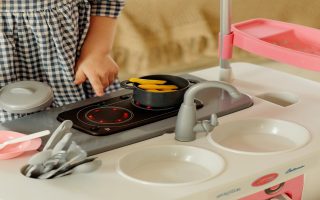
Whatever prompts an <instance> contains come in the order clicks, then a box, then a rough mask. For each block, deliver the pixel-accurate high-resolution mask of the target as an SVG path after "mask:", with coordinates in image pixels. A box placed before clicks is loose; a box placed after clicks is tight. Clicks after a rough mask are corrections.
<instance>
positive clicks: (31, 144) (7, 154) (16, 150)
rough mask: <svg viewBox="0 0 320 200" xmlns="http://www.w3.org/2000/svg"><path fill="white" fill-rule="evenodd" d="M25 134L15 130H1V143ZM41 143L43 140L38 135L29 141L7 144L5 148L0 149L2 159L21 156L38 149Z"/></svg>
mask: <svg viewBox="0 0 320 200" xmlns="http://www.w3.org/2000/svg"><path fill="white" fill-rule="evenodd" d="M24 136H26V135H25V134H22V133H17V132H13V131H0V143H4V142H5V141H8V140H12V139H14V138H21V137H24ZM41 143H42V141H41V139H40V138H39V137H38V138H35V139H31V140H30V139H29V140H27V141H23V142H19V143H15V144H10V145H7V146H6V147H4V148H3V149H0V159H2V160H5V159H11V158H14V157H17V156H20V155H21V154H23V153H24V152H26V151H32V150H37V149H38V148H39V147H40V145H41Z"/></svg>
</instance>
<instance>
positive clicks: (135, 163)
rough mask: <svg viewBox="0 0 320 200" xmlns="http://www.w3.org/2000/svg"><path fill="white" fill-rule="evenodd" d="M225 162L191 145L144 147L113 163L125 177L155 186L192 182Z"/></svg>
mask: <svg viewBox="0 0 320 200" xmlns="http://www.w3.org/2000/svg"><path fill="white" fill-rule="evenodd" d="M224 167H225V162H224V160H223V158H222V157H221V156H219V155H218V154H216V153H214V152H211V151H208V150H205V149H201V148H197V147H191V146H182V145H161V146H152V147H146V148H143V149H140V150H137V151H134V152H130V153H129V154H127V155H125V156H124V157H122V158H121V159H120V160H119V162H118V166H117V170H118V172H119V173H120V174H121V175H123V176H124V177H125V178H128V179H130V180H134V181H136V182H139V183H143V184H149V185H159V186H177V185H179V186H180V185H189V184H196V183H200V182H202V181H206V180H208V179H211V178H213V177H215V176H217V175H218V174H220V173H221V172H222V171H223V169H224Z"/></svg>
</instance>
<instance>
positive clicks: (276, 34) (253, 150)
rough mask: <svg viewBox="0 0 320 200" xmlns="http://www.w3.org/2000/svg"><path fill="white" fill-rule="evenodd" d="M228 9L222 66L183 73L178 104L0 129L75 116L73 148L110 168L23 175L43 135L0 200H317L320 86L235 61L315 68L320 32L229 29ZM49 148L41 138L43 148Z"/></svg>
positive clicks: (122, 96) (262, 23)
mask: <svg viewBox="0 0 320 200" xmlns="http://www.w3.org/2000/svg"><path fill="white" fill-rule="evenodd" d="M230 8H231V1H230V0H221V37H220V44H222V45H221V48H220V59H221V61H220V67H213V68H208V69H204V70H200V71H196V72H192V73H190V74H184V75H182V76H181V77H183V78H184V79H186V80H189V82H190V83H192V84H191V85H192V86H191V87H190V88H189V89H188V90H187V91H186V92H185V94H184V99H183V102H182V103H181V105H180V104H179V106H172V107H168V108H161V109H154V108H152V107H149V106H142V107H141V106H140V105H137V102H135V101H134V98H133V96H132V92H133V91H132V90H128V89H123V90H119V91H117V92H114V93H111V94H109V95H106V96H104V97H97V98H91V99H87V100H85V101H81V102H77V103H74V104H70V105H66V106H63V107H60V108H55V109H51V110H47V111H42V112H38V113H35V114H32V115H28V116H25V117H23V118H20V119H17V120H13V121H9V122H6V123H3V124H1V125H0V126H1V130H9V131H15V132H20V133H26V134H31V133H35V132H39V131H42V130H46V129H48V130H50V131H52V132H53V131H54V130H56V129H57V127H59V126H60V125H61V122H64V123H65V122H66V121H69V120H70V121H72V124H71V125H70V124H69V126H70V127H69V128H70V132H72V136H71V135H70V137H71V139H72V141H74V142H76V143H77V145H79V146H81V148H82V149H83V150H85V152H86V155H88V156H93V157H98V158H99V159H100V160H101V161H102V164H101V166H100V167H99V168H98V169H97V170H95V171H93V172H90V173H74V174H71V175H65V176H63V175H61V177H56V178H51V179H47V180H44V179H41V178H30V177H27V176H26V174H25V173H24V170H25V167H26V163H28V161H29V160H30V158H31V157H32V156H34V155H35V154H36V153H37V152H36V151H35V150H34V149H36V148H38V147H39V145H40V143H41V142H40V143H39V138H37V139H35V140H32V142H31V141H30V145H31V143H32V145H33V147H34V148H33V149H30V150H32V151H28V152H25V153H23V154H22V155H19V156H17V157H15V158H12V159H7V160H0V177H1V181H0V200H18V199H19V200H20V199H32V200H40V199H44V198H45V199H46V200H51V199H52V200H53V199H57V198H59V199H78V200H87V199H94V200H100V199H101V200H102V199H112V200H127V199H139V200H149V199H154V200H171V199H172V200H214V199H217V200H233V199H239V200H288V199H291V200H301V199H306V200H313V199H320V192H319V191H318V189H317V184H318V180H317V175H318V174H319V170H318V169H317V168H319V166H320V164H319V159H318V156H319V155H320V145H319V144H320V135H319V133H320V126H319V125H318V124H319V118H318V117H317V113H320V106H319V105H318V104H319V103H318V102H319V101H320V96H319V95H317V91H320V84H319V83H317V82H313V81H310V80H306V79H303V78H300V77H296V76H293V75H289V74H286V73H283V72H279V71H275V70H271V69H268V68H265V67H263V66H258V65H254V64H250V63H233V64H230V63H229V60H230V58H231V57H232V48H233V46H237V47H240V48H242V49H245V50H247V51H249V52H252V53H256V54H258V55H261V56H266V57H268V58H272V59H275V60H277V61H281V62H286V63H289V64H294V65H297V66H300V67H303V68H307V69H313V70H319V69H320V68H319V66H320V58H319V56H320V53H319V52H320V41H317V37H309V35H310V33H311V34H312V35H317V34H318V35H319V34H320V31H319V30H315V29H311V28H307V27H302V26H298V25H293V24H288V23H283V22H277V21H273V20H267V19H254V20H249V21H246V22H241V23H237V24H234V25H232V26H231V24H230ZM220 80H222V81H223V82H221V81H220ZM227 82H228V83H227ZM70 121H69V122H70ZM71 126H72V128H71ZM0 141H1V138H0ZM49 141H50V139H49V137H47V136H45V137H43V138H42V145H41V147H40V150H39V151H41V150H44V149H46V148H48V147H47V146H46V143H47V144H48V143H49ZM32 145H31V146H32ZM21 148H22V147H21ZM1 151H2V150H0V155H1ZM42 152H43V151H42ZM0 158H1V157H0ZM93 159H94V158H93Z"/></svg>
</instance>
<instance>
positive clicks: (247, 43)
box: [231, 19, 320, 71]
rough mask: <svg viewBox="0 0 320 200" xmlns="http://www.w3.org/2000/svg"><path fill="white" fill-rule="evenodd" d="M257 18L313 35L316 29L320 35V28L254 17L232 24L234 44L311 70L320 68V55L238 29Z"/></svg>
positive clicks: (254, 52)
mask: <svg viewBox="0 0 320 200" xmlns="http://www.w3.org/2000/svg"><path fill="white" fill-rule="evenodd" d="M256 20H266V21H269V22H272V23H277V24H278V25H282V26H286V27H288V26H290V27H291V28H293V29H296V30H300V31H302V30H303V31H306V32H312V33H310V34H311V35H312V34H313V33H314V31H318V32H319V35H320V30H318V29H313V28H309V27H305V26H301V25H296V24H290V23H285V22H279V21H275V20H268V19H252V20H248V21H245V22H240V23H237V24H234V25H232V28H231V30H232V32H233V34H234V38H233V45H234V46H237V47H239V48H241V49H244V50H246V51H248V52H250V53H253V54H257V55H260V56H263V57H267V58H271V59H273V60H276V61H279V62H284V63H287V64H291V65H296V66H299V67H302V68H305V69H310V70H316V71H319V70H320V57H319V56H316V55H313V54H308V53H304V52H300V51H295V50H292V49H288V48H285V47H280V46H277V45H274V44H271V43H268V42H264V41H261V40H259V39H257V38H255V37H253V36H251V35H249V34H246V33H244V32H242V31H241V30H239V29H237V26H238V25H242V24H244V23H252V22H254V21H256Z"/></svg>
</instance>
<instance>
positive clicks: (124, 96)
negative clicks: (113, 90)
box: [119, 94, 131, 100]
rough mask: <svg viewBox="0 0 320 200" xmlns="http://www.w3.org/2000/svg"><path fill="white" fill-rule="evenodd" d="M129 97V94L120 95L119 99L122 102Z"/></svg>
mask: <svg viewBox="0 0 320 200" xmlns="http://www.w3.org/2000/svg"><path fill="white" fill-rule="evenodd" d="M130 97H131V94H126V95H121V96H120V97H119V98H120V99H122V100H126V99H129V98H130Z"/></svg>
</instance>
